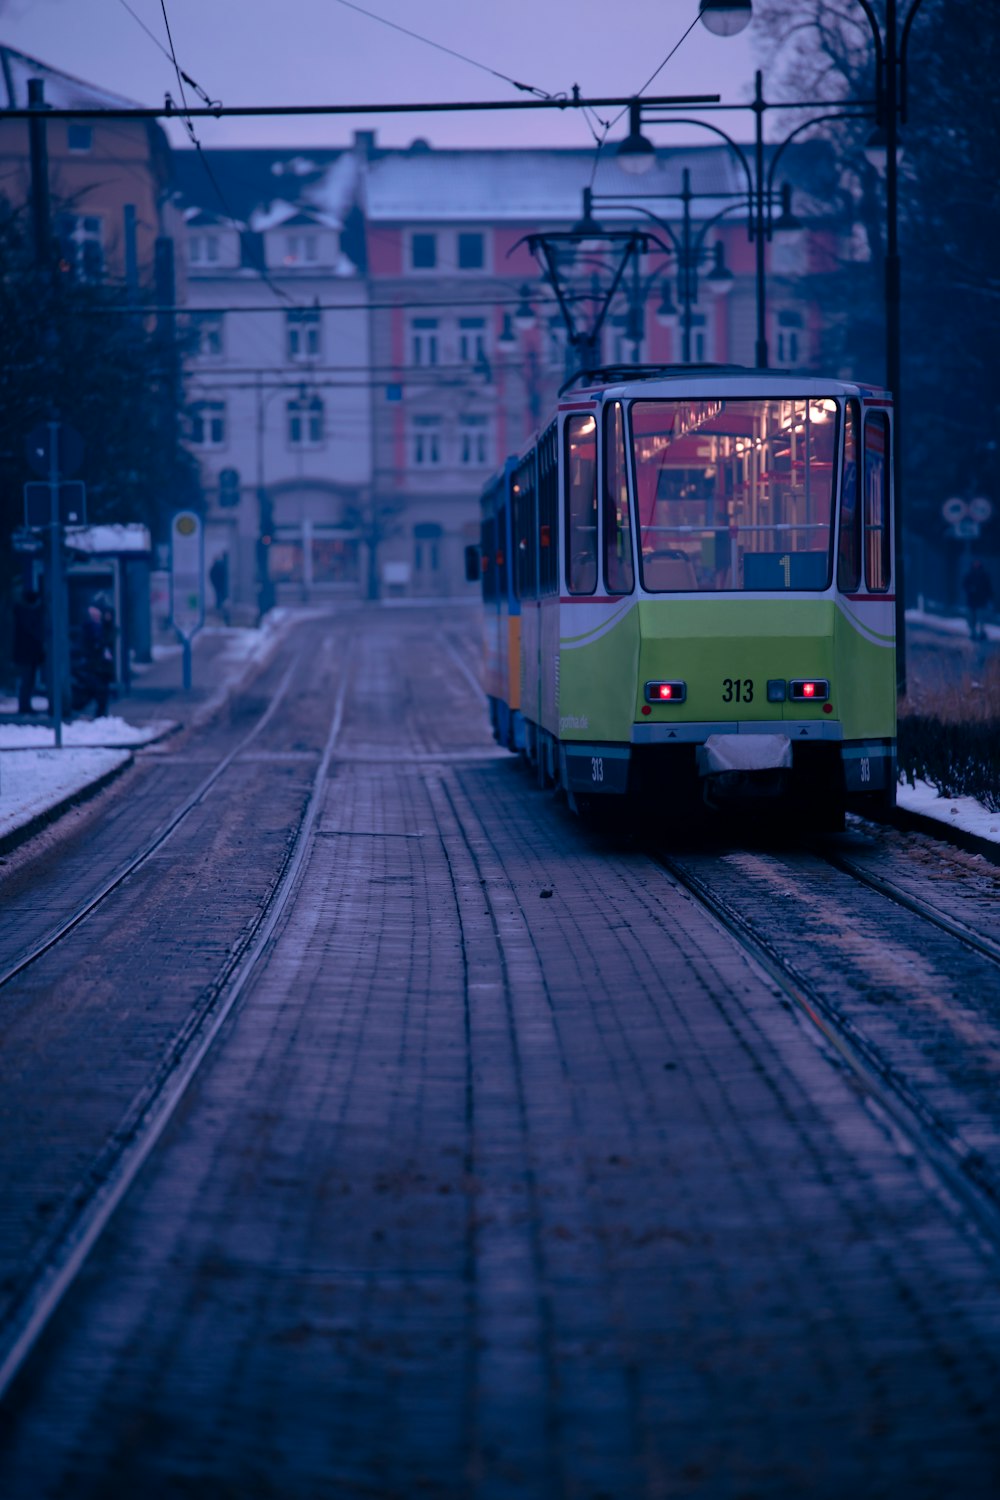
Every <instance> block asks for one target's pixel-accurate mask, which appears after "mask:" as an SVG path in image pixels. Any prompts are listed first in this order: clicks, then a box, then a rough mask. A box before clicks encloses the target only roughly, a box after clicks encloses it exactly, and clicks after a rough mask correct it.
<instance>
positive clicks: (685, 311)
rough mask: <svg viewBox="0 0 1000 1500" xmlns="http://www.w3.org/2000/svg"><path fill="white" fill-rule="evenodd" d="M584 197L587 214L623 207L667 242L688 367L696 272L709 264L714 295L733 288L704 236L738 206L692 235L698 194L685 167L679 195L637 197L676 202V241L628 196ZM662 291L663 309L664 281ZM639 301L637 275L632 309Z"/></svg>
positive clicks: (718, 250)
mask: <svg viewBox="0 0 1000 1500" xmlns="http://www.w3.org/2000/svg"><path fill="white" fill-rule="evenodd" d="M584 194H585V200H584V205H585V210H586V211H587V212H589V211H590V209H591V208H592V207H593V204H594V203H595V202H598V203H615V204H618V205H620V206H621V207H622V208H626V207H627V208H629V209H631V211H632V212H634V213H640V214H643V215H644V216H645V217H646V218H647V219H652V221H653V223H654V224H655V225H656V226H657V228H658V229H659V230H661V231H662V232H663V233H664V234H665V235H666V236H667V239H668V240H669V242H670V248H671V250H672V251H673V255H674V261H675V263H676V267H677V296H678V300H679V301H680V304H681V308H682V317H681V330H682V338H681V358H682V360H683V363H684V364H686V365H689V364H690V363H691V331H692V326H693V312H694V306H695V304H696V303H697V301H698V272H699V269H700V267H701V265H702V263H703V261H705V262H707V261H708V260H710V261H711V269H710V270H709V271H708V273H707V275H706V276H705V280H706V281H707V282H709V284H710V285H711V287H712V289H713V291H714V292H715V293H716V295H717V296H723V295H725V294H726V293H727V292H729V291H731V290H732V285H733V273H732V272H731V271H730V270H729V268H728V267H727V265H726V263H725V254H724V250H723V246H722V242H721V241H717V242H716V243H715V245H714V246H712V247H711V248H709V247H708V246H706V244H705V241H706V238H707V236H708V232H709V230H710V229H712V228H713V227H714V226H715V225H716V224H717V223H718V222H719V220H720V219H722V218H723V217H724V216H725V215H726V214H728V213H732V211H733V209H735V208H738V207H740V206H741V203H739V204H737V203H731V204H728V205H727V206H726V207H725V208H724V209H723V210H722V211H721V213H717V214H714V215H713V216H712V217H711V218H710V219H707V220H706V221H705V223H704V224H702V225H701V227H700V228H699V229H698V231H697V233H695V232H694V229H693V224H692V215H691V204H692V202H693V201H694V199H695V198H697V197H698V196H699V194H697V193H694V192H692V190H691V173H690V172H689V170H688V169H687V167H685V168H684V171H683V172H682V174H681V191H680V192H679V193H648V194H642V195H641V196H643V197H648V198H652V199H662V198H674V199H679V200H680V203H681V233H680V238H678V236H677V234H676V233H675V231H674V230H673V229H672V228H671V226H670V225H669V224H668V223H666V222H665V220H663V219H661V218H660V217H659V215H658V214H655V213H653V211H652V210H651V209H649V208H646V207H644V206H643V205H642V204H640V203H631V202H627V201H626V200H627V199H628V194H622V193H601V194H596V193H592V192H591V191H590V189H589V188H585V189H584ZM710 196H712V197H713V198H714V197H718V196H719V195H718V194H714V193H713V194H711V195H710ZM659 274H660V273H659V272H658V271H657V272H656V273H654V276H653V277H651V278H650V280H651V281H652V280H653V279H655V276H657V275H659ZM664 288H665V292H664V302H663V303H661V307H664V308H666V307H667V301H666V299H667V297H668V295H669V292H668V289H667V288H668V284H667V283H666V282H664ZM640 298H641V293H640V292H639V283H638V274H636V276H635V278H634V280H633V290H632V303H633V306H635V305H636V303H637V301H638V300H639V299H640ZM674 316H675V314H674V313H673V311H672V310H670V311H665V312H664V313H663V314H661V321H664V322H666V321H668V319H669V320H670V321H672V320H673V317H674Z"/></svg>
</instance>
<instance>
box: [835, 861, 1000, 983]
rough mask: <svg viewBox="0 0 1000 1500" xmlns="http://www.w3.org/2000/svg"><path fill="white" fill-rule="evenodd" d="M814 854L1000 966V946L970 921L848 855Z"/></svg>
mask: <svg viewBox="0 0 1000 1500" xmlns="http://www.w3.org/2000/svg"><path fill="white" fill-rule="evenodd" d="M813 853H815V854H817V855H818V856H819V858H821V859H823V860H825V861H826V863H827V864H829V865H832V866H833V868H834V869H835V870H841V871H843V873H844V874H845V875H850V876H851V877H852V878H853V879H854V880H856V881H858V882H859V883H860V884H861V885H865V886H867V887H868V889H869V890H872V891H877V892H878V894H879V895H880V896H886V897H887V898H888V899H889V900H890V901H895V902H896V904H897V905H898V906H902V907H905V908H906V910H907V911H910V912H912V913H913V914H914V916H917V917H922V918H923V919H924V921H925V922H931V923H932V924H933V925H934V926H935V927H938V928H940V930H941V931H942V932H946V933H948V935H949V937H953V938H957V940H958V941H959V942H960V943H965V944H966V946H967V947H969V948H972V949H973V950H974V951H975V952H976V953H979V954H982V956H983V957H984V958H988V959H990V960H991V961H992V962H993V963H995V964H996V965H997V966H998V967H1000V943H995V942H993V940H992V939H991V938H987V937H983V935H982V934H981V933H978V932H975V931H974V930H973V929H972V928H971V927H970V926H969V925H968V923H967V922H963V921H961V920H960V919H959V918H958V917H955V916H949V915H947V914H946V913H944V912H942V911H939V910H938V909H937V908H936V907H933V906H931V905H930V903H929V902H927V901H921V899H920V897H919V896H914V895H913V894H912V892H910V891H905V890H903V888H902V886H900V885H897V884H896V882H895V881H893V880H886V879H885V877H884V876H882V875H875V874H873V873H872V871H871V870H865V869H864V868H862V866H861V865H859V864H858V863H857V861H856V860H853V859H849V858H848V857H847V856H846V855H843V854H839V853H833V852H832V851H831V850H829V849H819V848H817V849H814V850H813Z"/></svg>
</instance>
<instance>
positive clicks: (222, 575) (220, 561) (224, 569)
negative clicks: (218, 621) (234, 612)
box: [208, 552, 229, 623]
mask: <svg viewBox="0 0 1000 1500" xmlns="http://www.w3.org/2000/svg"><path fill="white" fill-rule="evenodd" d="M208 577H209V582H210V583H211V585H212V588H213V589H214V590H215V608H216V610H217V611H218V613H219V614H220V615H222V617H223V619H224V620H225V619H226V604H227V603H228V601H229V554H228V552H220V553H219V555H218V557H217V558H216V559H215V561H214V562H213V564H212V566H211V567H210V568H209V570H208ZM227 623H228V621H227Z"/></svg>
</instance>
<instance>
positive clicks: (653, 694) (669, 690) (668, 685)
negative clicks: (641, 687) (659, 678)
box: [645, 682, 687, 703]
mask: <svg viewBox="0 0 1000 1500" xmlns="http://www.w3.org/2000/svg"><path fill="white" fill-rule="evenodd" d="M645 695H646V702H647V703H683V702H684V699H685V698H686V697H687V683H686V682H647V683H646V687H645Z"/></svg>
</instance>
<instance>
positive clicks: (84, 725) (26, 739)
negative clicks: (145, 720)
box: [0, 701, 177, 759]
mask: <svg viewBox="0 0 1000 1500" xmlns="http://www.w3.org/2000/svg"><path fill="white" fill-rule="evenodd" d="M2 710H3V703H2V701H0V712H2ZM176 727H177V726H176V724H175V723H174V722H173V720H172V719H153V720H152V721H151V722H150V723H149V724H143V725H142V726H141V727H137V726H136V725H135V724H128V723H126V721H125V720H124V719H119V718H116V717H115V716H114V715H108V716H107V717H105V718H103V719H73V720H72V721H71V722H70V723H68V724H64V725H63V727H62V742H63V745H64V746H68V747H72V748H82V747H84V746H87V747H89V748H96V747H97V746H104V747H105V748H111V747H122V748H124V747H125V746H127V745H130V746H134V745H148V744H150V743H151V742H152V741H153V740H160V739H163V737H164V735H167V734H170V733H172V731H173V730H174V729H176ZM54 748H55V730H54V729H52V728H50V727H49V726H48V725H47V724H2V723H0V750H40V749H54ZM5 759H6V758H5Z"/></svg>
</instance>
